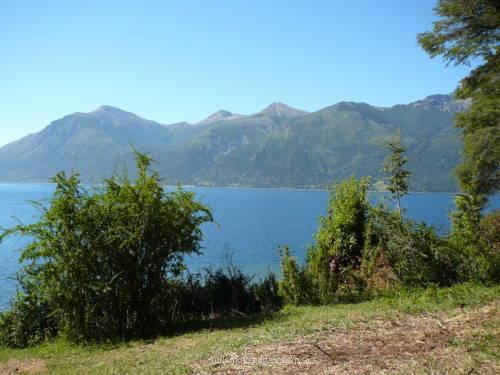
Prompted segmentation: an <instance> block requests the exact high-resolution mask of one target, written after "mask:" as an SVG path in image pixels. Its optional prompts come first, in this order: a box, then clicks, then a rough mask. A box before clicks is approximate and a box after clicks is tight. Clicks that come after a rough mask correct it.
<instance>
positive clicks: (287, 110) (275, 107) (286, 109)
mask: <svg viewBox="0 0 500 375" xmlns="http://www.w3.org/2000/svg"><path fill="white" fill-rule="evenodd" d="M307 113H308V112H306V111H303V110H300V109H297V108H293V107H290V106H289V105H286V104H285V103H282V102H274V103H271V104H270V105H269V106H267V107H266V108H264V109H263V110H262V111H260V112H258V113H257V114H258V115H266V116H270V117H286V118H291V117H298V116H303V115H306V114H307Z"/></svg>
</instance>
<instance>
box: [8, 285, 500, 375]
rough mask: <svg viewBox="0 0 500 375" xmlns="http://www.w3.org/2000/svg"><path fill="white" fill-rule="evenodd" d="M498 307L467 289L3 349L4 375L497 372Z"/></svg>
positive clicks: (495, 298) (498, 295)
mask: <svg viewBox="0 0 500 375" xmlns="http://www.w3.org/2000/svg"><path fill="white" fill-rule="evenodd" d="M499 306H500V287H499V286H491V287H485V286H478V285H471V284H464V285H457V286H454V287H451V288H441V289H435V288H429V289H426V290H423V291H418V292H414V293H406V292H400V293H395V294H394V295H393V296H390V297H382V298H379V299H375V300H372V301H369V302H364V303H359V304H342V305H332V306H319V307H286V308H285V309H284V310H283V311H281V312H279V313H276V314H275V315H274V316H272V317H269V318H266V319H260V318H244V317H242V318H241V319H236V320H231V321H223V322H215V321H213V322H205V323H203V324H202V325H201V326H202V327H198V329H197V330H191V331H189V329H187V328H186V330H185V333H183V334H179V335H176V336H172V337H165V338H158V339H156V340H152V341H149V342H147V341H133V342H128V343H120V344H101V345H90V346H75V345H71V344H68V343H66V342H65V341H64V340H57V341H55V342H52V343H46V344H43V345H39V346H36V347H32V348H28V349H17V350H16V349H1V348H0V373H1V374H4V373H5V374H8V373H16V374H17V373H51V374H52V373H53V374H77V373H84V374H101V375H102V374H187V373H235V374H237V373H238V374H241V373H263V372H269V373H280V372H282V373H297V374H298V373H309V372H310V373H318V372H321V371H323V372H325V371H333V370H335V371H334V373H344V372H345V373H363V372H367V371H368V372H370V373H376V372H386V373H387V372H389V373H464V374H473V373H482V374H484V373H491V374H493V373H497V371H498V370H499V369H500V359H499V354H498V347H499V345H500V316H499V314H498V308H499ZM203 326H204V327H203ZM420 336H421V337H420ZM327 373H328V372H327Z"/></svg>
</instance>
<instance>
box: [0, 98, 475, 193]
mask: <svg viewBox="0 0 500 375" xmlns="http://www.w3.org/2000/svg"><path fill="white" fill-rule="evenodd" d="M466 106H467V103H465V102H459V101H455V100H453V98H452V97H450V96H447V95H433V96H430V97H427V98H425V99H424V100H421V101H417V102H414V103H410V104H406V105H396V106H393V107H389V108H381V107H375V106H371V105H369V104H365V103H351V102H341V103H338V104H336V105H333V106H330V107H327V108H324V109H321V110H319V111H316V112H313V113H308V112H305V111H301V110H297V109H294V108H291V107H288V106H286V105H285V104H283V103H273V104H272V105H270V106H269V107H267V108H265V109H264V110H262V111H261V112H258V113H256V114H254V115H248V116H245V115H235V114H232V113H230V112H228V111H223V110H221V111H218V112H216V113H214V114H213V115H212V116H210V117H208V118H207V119H205V120H203V121H201V122H199V123H197V124H187V123H180V124H174V125H162V124H159V123H156V122H153V121H149V120H145V119H142V118H140V117H138V116H136V115H134V114H132V113H129V112H125V111H122V110H120V109H118V108H113V107H109V106H103V107H100V108H98V109H97V110H95V111H93V112H90V113H75V114H72V115H68V116H66V117H64V118H62V119H59V120H56V121H54V122H52V123H51V124H50V125H49V126H48V127H46V128H45V129H43V130H42V131H41V132H39V133H36V134H32V135H29V136H27V137H25V138H22V139H21V140H19V141H16V142H13V143H11V144H9V145H6V146H4V147H2V148H0V180H1V181H47V180H48V179H49V178H50V177H51V176H53V175H54V174H55V173H56V172H58V171H59V170H66V171H69V170H71V169H76V170H78V171H80V172H81V173H82V177H83V179H84V180H89V181H98V180H100V179H101V178H102V177H104V176H107V175H109V173H110V172H112V171H113V170H116V169H117V168H119V169H121V168H124V167H129V166H130V165H131V164H132V162H133V157H132V152H131V151H132V146H133V147H134V148H136V149H138V150H139V151H143V152H149V153H151V154H152V156H153V157H154V159H155V160H156V161H157V162H158V166H157V168H158V169H159V170H160V172H161V173H162V175H163V177H165V178H166V179H167V181H168V182H169V183H175V182H181V183H186V184H198V185H216V186H262V187H324V186H326V185H327V184H328V183H329V182H331V181H332V180H335V179H342V178H346V177H349V176H351V175H355V176H365V175H371V176H373V177H374V180H375V182H376V181H378V180H381V179H382V178H383V177H382V176H381V175H380V171H379V166H380V165H381V162H382V160H383V158H384V157H385V154H386V152H385V150H384V149H383V147H382V145H383V142H384V140H385V139H386V138H388V137H389V136H390V135H391V134H392V133H394V132H395V131H396V130H397V129H398V128H399V129H401V131H402V134H403V136H404V137H405V139H406V142H407V146H408V157H409V159H410V163H409V166H410V169H411V170H412V172H413V174H414V178H413V182H414V186H413V190H426V191H452V190H455V189H456V183H455V180H454V177H453V174H452V171H453V168H454V166H455V165H456V164H457V163H458V160H459V157H460V156H459V155H460V149H461V141H460V137H459V131H458V130H457V129H455V128H454V127H453V116H454V114H456V113H457V112H459V111H462V110H463V109H464V108H465V107H466Z"/></svg>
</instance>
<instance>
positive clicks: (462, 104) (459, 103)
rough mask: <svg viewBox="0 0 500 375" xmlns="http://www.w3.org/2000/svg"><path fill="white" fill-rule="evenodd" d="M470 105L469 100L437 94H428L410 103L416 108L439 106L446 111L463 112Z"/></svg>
mask: <svg viewBox="0 0 500 375" xmlns="http://www.w3.org/2000/svg"><path fill="white" fill-rule="evenodd" d="M469 105H470V101H468V100H457V99H455V98H454V97H453V95H444V94H435V95H429V96H426V97H425V98H424V99H422V100H417V101H416V102H413V103H410V104H409V106H411V107H414V108H423V109H429V108H438V109H440V110H441V111H445V112H452V113H456V112H461V111H463V110H465V109H466V108H467V107H468V106H469Z"/></svg>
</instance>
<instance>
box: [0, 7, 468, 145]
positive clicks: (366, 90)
mask: <svg viewBox="0 0 500 375" xmlns="http://www.w3.org/2000/svg"><path fill="white" fill-rule="evenodd" d="M434 4H435V2H434V1H431V0H325V1H319V0H310V1H306V0H303V1H294V0H286V1H279V0H267V1H266V0H262V1H260V0H249V1H243V0H228V1H217V0H214V1H202V0H200V1H190V0H179V1H152V0H150V1H139V0H137V1H127V0H120V1H102V0H100V1H94V0H86V1H80V2H74V1H51V0H46V1H36V0H34V1H27V0H26V1H19V0H0V145H3V144H6V143H8V142H11V141H14V140H16V139H19V138H21V137H23V136H25V135H27V134H29V133H33V132H37V131H39V130H41V129H43V128H44V127H45V126H46V125H48V124H49V123H50V122H51V121H53V120H56V119H58V118H60V117H62V116H65V115H67V114H70V113H74V112H88V111H91V110H93V109H95V108H97V107H99V106H101V105H104V104H106V105H112V106H116V107H119V108H122V109H124V110H127V111H130V112H133V113H136V114H137V115H139V116H141V117H144V118H147V119H151V120H155V121H158V122H161V123H165V124H169V123H175V122H179V121H188V122H196V121H200V120H202V119H203V118H205V117H207V116H209V115H210V114H211V113H213V112H215V111H217V110H219V109H226V110H229V111H231V112H235V113H242V114H249V113H254V112H257V111H259V110H261V109H262V108H264V107H266V106H267V105H269V104H270V103H272V102H277V101H281V102H284V103H286V104H288V105H291V106H293V107H297V108H301V109H305V110H308V111H315V110H318V109H320V108H323V107H326V106H329V105H332V104H334V103H337V102H339V101H358V102H367V103H370V104H373V105H379V106H391V105H394V104H399V103H408V102H411V101H415V100H418V99H422V98H424V97H425V96H427V95H431V94H436V93H450V92H452V91H453V89H454V88H455V87H456V86H457V83H458V82H459V80H460V79H461V78H463V77H464V76H465V75H466V74H467V72H468V68H467V67H453V66H450V67H446V65H445V64H444V63H443V61H442V60H440V59H439V58H437V59H432V60H431V59H430V58H429V57H428V56H427V55H426V53H425V52H424V51H423V50H422V49H421V48H420V47H419V46H418V44H417V41H416V34H418V33H419V32H423V31H426V30H429V29H430V28H431V26H432V22H433V21H434V20H435V16H434V14H433V10H432V8H433V6H434Z"/></svg>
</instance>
